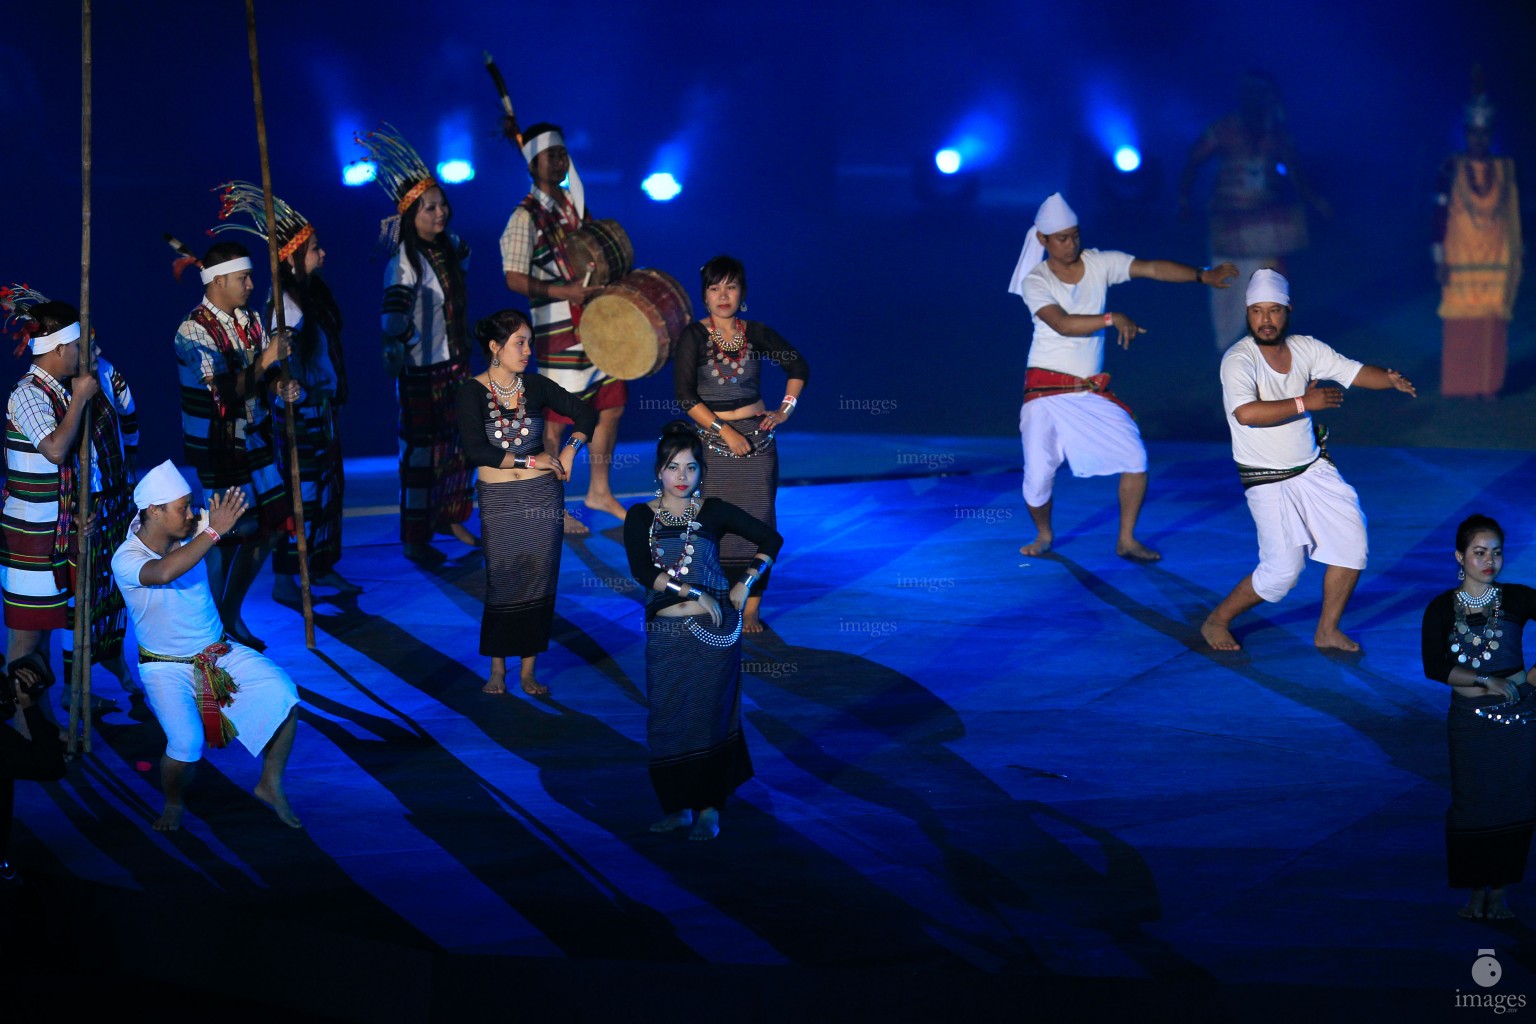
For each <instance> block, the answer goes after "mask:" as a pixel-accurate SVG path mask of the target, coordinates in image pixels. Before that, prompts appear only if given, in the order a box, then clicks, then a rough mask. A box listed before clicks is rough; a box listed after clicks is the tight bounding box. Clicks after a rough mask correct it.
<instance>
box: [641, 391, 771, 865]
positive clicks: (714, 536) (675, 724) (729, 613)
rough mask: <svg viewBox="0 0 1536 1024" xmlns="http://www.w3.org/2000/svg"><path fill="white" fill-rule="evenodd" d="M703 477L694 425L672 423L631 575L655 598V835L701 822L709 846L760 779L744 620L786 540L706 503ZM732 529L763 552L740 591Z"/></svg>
mask: <svg viewBox="0 0 1536 1024" xmlns="http://www.w3.org/2000/svg"><path fill="white" fill-rule="evenodd" d="M703 473H704V451H703V445H702V444H701V443H700V441H699V437H698V434H697V433H696V431H695V430H694V426H693V424H692V423H689V422H687V421H686V420H674V421H673V422H671V423H668V424H667V425H666V427H664V428H663V430H662V434H661V440H660V441H659V442H658V443H657V445H656V479H657V482H658V484H659V485H660V486H658V487H657V489H656V498H655V499H654V500H652V501H647V502H645V503H643V504H640V505H635V506H634V507H633V508H631V509H630V510H629V515H627V516H626V517H625V518H624V550H625V553H626V554H628V556H629V571H630V573H631V574H632V575H633V576H634V577H635V579H636V580H637V581H639V583H640V585H641V586H642V587H643V588H644V589H645V594H646V606H645V696H646V704H647V715H646V720H645V737H646V744H647V746H648V747H649V748H650V774H651V785H652V786H654V787H655V789H656V797H657V799H658V800H659V801H660V802H661V809H662V810H663V811H665V812H666V817H664V818H662V819H661V820H660V821H658V822H656V823H655V824H653V825H652V826H651V831H652V832H670V831H672V830H673V829H676V828H683V827H685V826H687V825H692V826H693V830H692V831H691V832H690V833H689V835H688V838H689V839H697V840H708V839H713V838H715V836H717V835H719V834H720V807H721V805H723V804H724V803H725V800H726V798H727V797H729V796H730V795H731V794H732V793H734V792H735V791H736V787H737V786H739V785H741V784H742V783H743V782H746V781H747V780H748V779H750V778H751V777H752V758H751V756H750V755H749V754H748V753H747V742H746V739H745V738H744V737H743V736H742V734H741V614H740V613H741V608H742V606H743V605H745V604H746V603H747V596H748V594H749V593H751V590H752V584H753V583H755V582H756V581H757V578H758V577H759V576H761V575H762V574H763V573H764V572H766V571H767V569H768V567H769V566H771V565H772V564H773V560H774V558H775V557H777V555H778V553H779V547H780V546H781V545H782V544H783V542H784V539H783V538H782V537H780V536H779V534H778V532H777V531H775V530H774V529H773V528H772V527H770V526H767V525H766V524H764V523H762V522H759V521H758V520H756V519H753V518H752V517H751V516H749V515H747V513H745V512H743V511H742V510H741V509H739V508H737V507H736V506H735V505H732V504H730V503H728V502H724V501H721V500H720V499H719V498H704V499H702V500H701V499H700V498H699V496H698V494H699V484H700V482H701V481H700V477H701V476H702V475H703ZM726 534H735V535H736V536H738V537H744V538H746V539H747V540H749V541H751V542H752V543H753V544H755V545H757V548H758V554H757V560H756V561H755V562H754V563H753V564H752V567H751V568H749V569H748V570H747V571H746V572H745V573H744V574H743V575H742V576H741V578H740V579H738V580H737V581H736V582H735V583H734V584H733V583H732V582H731V580H730V579H729V578H727V576H726V575H725V573H724V572H723V571H722V570H721V568H720V559H719V554H718V553H719V550H720V541H721V538H723V537H724V536H725V535H726ZM727 600H728V601H729V603H728V604H726V603H725V602H727ZM696 813H697V816H698V820H697V821H695V820H694V817H695V814H696Z"/></svg>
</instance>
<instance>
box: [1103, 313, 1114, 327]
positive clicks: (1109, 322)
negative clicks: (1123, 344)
mask: <svg viewBox="0 0 1536 1024" xmlns="http://www.w3.org/2000/svg"><path fill="white" fill-rule="evenodd" d="M1104 326H1105V327H1113V326H1115V314H1113V313H1105V314H1104Z"/></svg>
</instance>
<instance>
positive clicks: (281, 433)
mask: <svg viewBox="0 0 1536 1024" xmlns="http://www.w3.org/2000/svg"><path fill="white" fill-rule="evenodd" d="M287 415H288V407H287V406H286V405H285V406H279V407H278V408H277V409H275V410H274V414H273V418H274V420H275V423H276V426H275V428H274V429H275V431H276V434H277V443H278V445H279V448H278V451H279V452H281V453H282V456H283V458H282V462H283V464H284V465H283V479H284V480H290V479H292V477H291V476H290V473H289V470H288V468H287V465H286V463H287V461H288V434H287V430H288V424H287ZM294 440H295V442H296V445H297V448H298V455H299V487H300V492H301V494H302V495H303V498H302V500H303V502H304V537H305V540H306V541H307V543H308V546H309V572H310V575H312V576H321V575H324V574H325V573H328V572H330V571H331V570H332V569H334V568H336V563H337V562H339V561H340V560H341V513H342V493H343V490H344V487H345V483H346V481H345V476H344V473H343V470H342V459H341V440H340V438H338V437H337V436H336V411H335V409H334V408H333V407H332V406H331V402H330V399H329V398H327V397H325V396H320V397H319V399H318V401H317V400H315V399H313V398H309V397H306V400H305V401H304V402H303V403H302V404H301V405H300V406H299V410H298V419H296V420H295V421H294ZM272 571H273V572H280V573H286V574H288V575H293V574H295V573H297V572H298V571H299V552H298V545H297V544H296V543H295V542H294V539H293V534H292V533H291V532H289V533H284V534H283V536H282V538H281V539H280V540H279V541H278V545H277V547H276V548H275V549H274V550H273V552H272Z"/></svg>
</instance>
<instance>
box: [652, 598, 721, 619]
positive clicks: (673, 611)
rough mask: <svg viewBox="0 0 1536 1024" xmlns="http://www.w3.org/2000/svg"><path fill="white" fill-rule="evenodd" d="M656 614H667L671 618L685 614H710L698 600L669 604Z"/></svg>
mask: <svg viewBox="0 0 1536 1024" xmlns="http://www.w3.org/2000/svg"><path fill="white" fill-rule="evenodd" d="M656 614H657V615H665V616H666V617H667V618H669V619H670V618H674V617H678V618H680V617H682V616H685V615H708V614H709V611H708V610H707V609H706V608H705V607H704V606H703V605H702V604H700V603H699V602H697V601H684V602H682V603H681V604H669V605H667V606H666V607H665V608H663V609H661V610H660V611H658V612H657V613H656Z"/></svg>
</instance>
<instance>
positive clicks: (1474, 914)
mask: <svg viewBox="0 0 1536 1024" xmlns="http://www.w3.org/2000/svg"><path fill="white" fill-rule="evenodd" d="M1487 901H1488V893H1487V892H1486V891H1485V890H1483V889H1473V890H1472V893H1471V895H1470V896H1468V897H1467V905H1466V906H1464V907H1462V908H1461V909H1460V910H1458V911H1456V915H1457V916H1458V917H1464V918H1466V919H1467V920H1469V921H1479V920H1481V919H1482V918H1483V915H1484V913H1485V911H1486V908H1487Z"/></svg>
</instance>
